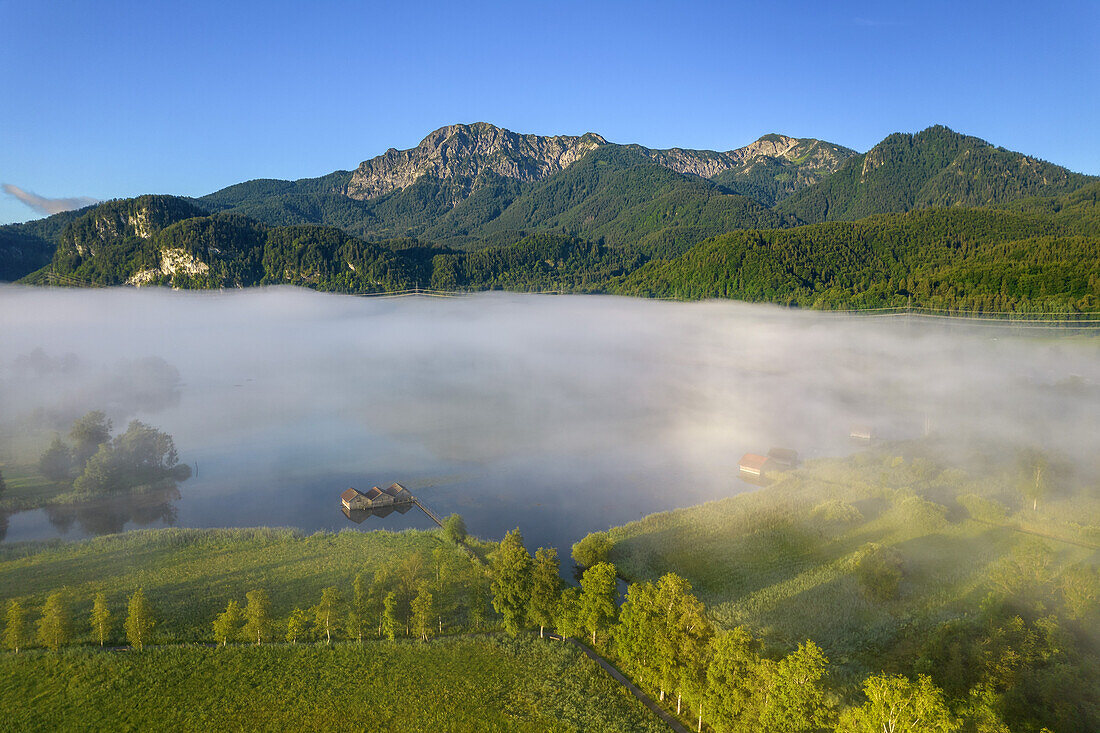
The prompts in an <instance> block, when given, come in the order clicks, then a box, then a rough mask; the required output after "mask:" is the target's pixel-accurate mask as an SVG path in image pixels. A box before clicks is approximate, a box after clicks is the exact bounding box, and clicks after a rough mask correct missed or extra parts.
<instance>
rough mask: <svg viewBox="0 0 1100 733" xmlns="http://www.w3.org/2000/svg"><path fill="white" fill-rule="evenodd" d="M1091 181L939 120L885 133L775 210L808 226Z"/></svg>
mask: <svg viewBox="0 0 1100 733" xmlns="http://www.w3.org/2000/svg"><path fill="white" fill-rule="evenodd" d="M1095 180H1096V178H1095V177H1090V176H1084V175H1081V174H1079V173H1072V172H1070V171H1068V170H1066V169H1065V168H1061V167H1059V166H1056V165H1053V164H1051V163H1047V162H1045V161H1042V160H1038V159H1036V158H1031V157H1028V156H1026V155H1021V154H1020V153H1014V152H1011V151H1008V150H1005V149H1004V148H996V147H993V146H992V145H990V144H989V143H987V142H986V141H984V140H980V139H978V138H976V137H970V136H968V135H960V134H959V133H957V132H953V131H952V130H949V129H948V128H946V127H943V126H939V125H937V126H935V127H929V128H928V129H926V130H923V131H922V132H919V133H917V134H915V135H907V134H903V133H894V134H893V135H890V136H889V137H887V138H886V139H885V140H883V141H882V142H881V143H879V144H878V145H876V146H875V147H873V148H871V149H870V150H869V151H867V152H866V153H864V154H863V155H854V156H852V157H850V158H848V159H847V160H846V161H845V162H844V165H843V166H842V167H841V168H840V170H838V171H837V172H836V173H835V174H834V175H832V176H829V177H828V178H826V179H824V180H822V181H821V182H820V183H817V184H815V185H813V186H810V187H808V188H805V189H803V190H802V191H799V192H797V193H794V194H793V195H791V196H790V197H789V198H788V199H786V200H784V201H783V202H781V203H780V204H779V205H778V207H777V209H778V210H779V211H781V212H784V213H786V214H789V215H791V216H795V217H797V218H798V219H800V220H802V221H804V222H808V223H814V222H822V221H851V220H854V219H860V218H862V217H865V216H870V215H872V214H881V213H886V212H900V211H909V210H911V209H919V208H929V207H946V206H988V205H992V204H1001V203H1006V202H1009V201H1013V200H1015V199H1019V198H1024V197H1027V196H1051V195H1059V194H1064V193H1068V192H1070V191H1072V190H1074V189H1076V188H1080V187H1081V186H1084V185H1086V184H1088V183H1089V182H1091V181H1095Z"/></svg>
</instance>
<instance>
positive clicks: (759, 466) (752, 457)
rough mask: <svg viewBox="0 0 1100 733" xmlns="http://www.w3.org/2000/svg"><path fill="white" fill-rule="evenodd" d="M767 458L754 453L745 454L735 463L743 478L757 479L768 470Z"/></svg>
mask: <svg viewBox="0 0 1100 733" xmlns="http://www.w3.org/2000/svg"><path fill="white" fill-rule="evenodd" d="M768 462H769V459H768V457H767V456H761V455H757V454H756V453H746V454H745V455H743V456H741V460H740V461H738V463H737V468H738V471H739V472H740V473H741V476H742V477H743V478H750V479H759V478H763V477H764V471H765V470H767V468H768Z"/></svg>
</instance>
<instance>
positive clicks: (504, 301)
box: [0, 286, 1100, 558]
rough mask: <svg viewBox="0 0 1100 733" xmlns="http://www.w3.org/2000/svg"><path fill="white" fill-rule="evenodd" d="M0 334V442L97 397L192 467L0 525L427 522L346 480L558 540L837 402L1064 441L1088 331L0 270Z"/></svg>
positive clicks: (810, 432)
mask: <svg viewBox="0 0 1100 733" xmlns="http://www.w3.org/2000/svg"><path fill="white" fill-rule="evenodd" d="M0 342H2V343H3V344H4V353H3V355H2V356H0V359H2V360H3V361H2V362H0V422H2V423H3V424H4V425H6V426H7V427H6V433H5V434H6V435H7V436H8V440H9V442H10V443H11V445H8V446H5V447H4V449H5V450H6V454H4V455H6V456H7V458H10V457H11V456H12V455H15V454H17V453H18V451H19V450H20V449H21V448H22V446H23V442H21V440H25V439H24V438H20V432H21V431H20V429H19V428H13V427H12V426H17V425H20V424H22V425H26V424H28V421H30V422H33V423H34V424H36V425H38V426H39V427H56V428H60V429H62V431H64V427H65V425H67V422H68V421H71V419H72V417H74V416H77V415H79V414H82V413H83V412H84V411H86V410H88V409H106V410H107V411H108V413H109V414H110V415H111V417H112V418H113V420H114V422H115V425H116V428H124V427H125V424H126V422H127V421H128V420H130V419H134V418H137V419H141V420H143V421H146V422H148V423H150V424H152V425H155V426H157V427H158V428H160V429H162V430H164V431H166V432H168V433H170V434H171V435H173V436H174V438H175V442H176V446H177V448H178V450H179V454H180V458H181V461H183V462H186V463H188V464H190V465H192V466H193V467H194V469H195V475H194V476H193V477H192V478H191V479H190V480H188V481H186V482H184V483H182V484H180V486H179V497H178V498H174V497H172V496H168V497H152V498H148V499H146V500H144V501H143V502H142V503H140V505H136V506H130V505H126V506H123V505H118V504H115V505H113V506H108V507H101V508H99V510H96V511H93V510H85V511H82V512H64V511H57V510H51V511H49V512H47V511H44V510H38V511H29V512H21V513H17V514H13V515H11V516H10V517H9V518H8V526H7V531H6V534H5V537H4V541H6V542H18V541H23V540H35V539H45V538H51V537H64V538H69V539H77V538H81V537H85V536H88V535H90V534H94V533H99V532H105V531H120V530H122V529H132V528H135V527H139V526H153V527H156V526H166V525H174V526H182V527H234V526H256V525H270V526H290V527H297V528H300V529H302V530H305V531H307V532H312V531H317V530H340V529H350V530H355V531H364V530H370V529H376V528H383V529H401V528H406V527H418V528H426V527H430V526H433V525H432V524H431V522H430V520H428V519H427V517H425V516H424V515H423V514H422V513H421V512H419V511H415V510H414V511H411V512H408V513H406V514H398V513H394V514H391V515H389V516H387V517H385V518H380V517H370V518H368V519H367V520H366V521H364V522H363V523H361V524H357V523H354V522H351V521H349V520H348V519H347V518H346V517H345V516H344V515H343V513H342V512H341V511H340V506H339V498H338V495H339V493H340V492H341V491H342V490H343V489H345V488H347V487H348V486H355V487H357V488H360V489H363V490H366V489H368V488H370V486H372V485H375V484H377V485H381V486H385V485H387V484H389V483H390V482H393V481H399V482H401V483H402V484H404V485H405V486H407V487H408V488H409V489H410V490H411V491H413V493H415V494H416V495H417V496H418V497H420V498H421V499H422V500H423V501H424V502H425V503H426V504H427V505H428V506H430V507H431V508H432V509H433V510H434V511H435V512H436V513H437V514H439V515H440V516H446V515H447V514H450V513H452V512H457V513H460V514H461V515H462V516H463V517H464V518H465V520H466V523H467V525H468V527H469V529H470V531H471V532H472V533H473V534H476V535H479V536H482V537H486V538H494V539H497V538H499V537H501V536H503V534H504V533H505V532H506V531H507V530H509V529H511V528H513V527H517V526H518V527H520V528H521V529H522V531H523V533H524V537H525V539H526V540H527V544H528V546H529V547H531V548H532V549H533V548H535V547H537V546H556V547H558V549H559V553H560V554H561V555H562V557H563V558H565V557H567V556H568V554H569V547H570V545H571V544H572V543H573V542H575V541H576V540H577V539H579V538H580V537H582V536H584V535H585V534H587V533H588V532H591V531H594V530H600V529H606V528H608V527H609V526H612V525H617V524H622V523H624V522H628V521H630V520H633V519H637V518H639V517H641V516H643V515H645V514H648V513H651V512H655V511H662V510H667V509H672V508H675V507H682V506H690V505H693V504H698V503H700V502H703V501H707V500H710V499H716V498H721V497H725V496H730V495H733V494H736V493H738V492H741V491H744V490H747V489H750V488H752V487H750V486H748V485H746V484H744V483H742V482H741V481H739V480H738V479H737V477H736V470H737V462H738V459H739V458H740V456H741V455H742V454H743V453H745V452H766V451H767V450H768V449H769V448H770V447H773V446H784V447H790V448H794V449H796V450H798V451H799V452H800V454H801V455H802V456H804V457H812V456H816V455H835V454H838V453H842V452H845V451H849V450H851V449H852V446H851V443H850V442H849V438H848V435H849V432H850V428H851V427H852V426H854V425H857V424H858V425H873V426H874V427H875V430H876V431H877V432H878V433H880V434H882V435H885V436H887V437H905V436H911V435H919V434H921V432H922V431H926V430H934V431H939V432H950V433H951V434H957V435H959V436H960V439H961V440H962V439H965V440H979V439H987V438H988V439H996V440H999V441H1009V442H1011V441H1017V440H1024V439H1025V438H1026V437H1027V436H1029V435H1034V434H1036V431H1037V429H1038V430H1040V431H1042V436H1043V439H1044V440H1047V441H1052V442H1057V443H1059V444H1060V445H1061V446H1063V447H1065V448H1069V449H1071V450H1075V446H1076V445H1077V444H1081V443H1082V442H1083V441H1084V438H1083V437H1082V436H1087V435H1090V434H1094V431H1093V429H1094V428H1095V419H1094V418H1093V415H1094V414H1095V410H1096V407H1097V406H1098V405H1100V400H1098V398H1097V389H1096V385H1097V383H1098V382H1100V359H1098V358H1097V354H1098V351H1097V349H1096V344H1095V342H1094V340H1093V339H1089V338H1081V337H1076V338H1070V339H1065V338H1059V337H1057V334H1055V335H1051V334H1049V333H1039V332H1032V333H1028V334H1015V333H1012V332H1006V331H1003V330H1001V329H990V328H983V327H976V326H974V327H959V326H952V327H944V326H941V325H938V324H919V323H918V324H913V323H906V322H904V321H902V320H875V319H866V318H863V319H850V318H837V317H830V316H824V315H821V314H814V313H801V312H795V311H788V310H784V309H779V308H775V307H768V306H752V305H746V304H739V303H697V304H683V303H668V302H654V301H642V300H631V299H623V298H612V297H589V296H523V295H504V294H486V295H479V296H471V297H467V298H455V299H426V298H407V299H379V298H356V297H346V296H333V295H323V294H318V293H314V292H311V291H305V290H297V289H288V288H274V289H264V290H253V291H247V292H233V293H176V292H170V291H161V290H142V291H137V290H97V291H64V290H44V289H43V290H31V289H24V288H16V287H12V286H6V287H0ZM36 349H40V351H37V352H36ZM20 357H21V358H20ZM22 432H26V431H22ZM46 435H48V433H47V434H46ZM1081 450H1085V449H1084V448H1083V447H1082V448H1081Z"/></svg>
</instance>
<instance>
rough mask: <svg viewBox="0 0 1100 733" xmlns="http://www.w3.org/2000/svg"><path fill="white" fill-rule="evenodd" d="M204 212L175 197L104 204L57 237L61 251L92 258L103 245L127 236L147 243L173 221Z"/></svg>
mask: <svg viewBox="0 0 1100 733" xmlns="http://www.w3.org/2000/svg"><path fill="white" fill-rule="evenodd" d="M205 215H206V212H205V211H203V210H202V209H200V208H198V207H197V206H194V205H193V204H190V203H188V202H187V201H185V200H184V199H180V198H177V197H175V196H152V195H149V196H139V197H137V198H134V199H122V200H118V201H108V202H107V203H104V204H100V205H99V206H97V207H95V208H94V209H92V210H91V211H89V212H88V213H87V214H85V215H84V216H82V217H80V218H79V219H77V220H75V221H74V222H72V224H71V225H70V226H68V227H67V228H66V229H65V231H64V232H63V233H62V235H61V250H62V251H65V250H70V251H72V252H74V253H75V254H76V255H78V256H80V257H85V256H94V255H95V254H96V253H97V252H98V251H99V249H100V248H101V247H102V246H103V245H105V244H110V243H114V242H118V241H121V240H123V239H125V238H127V237H137V238H139V239H145V240H148V239H149V238H150V237H152V236H153V234H155V233H156V232H158V231H160V230H161V229H163V228H164V227H166V226H168V225H169V224H172V223H174V222H177V221H181V220H183V219H188V218H191V217H195V216H205Z"/></svg>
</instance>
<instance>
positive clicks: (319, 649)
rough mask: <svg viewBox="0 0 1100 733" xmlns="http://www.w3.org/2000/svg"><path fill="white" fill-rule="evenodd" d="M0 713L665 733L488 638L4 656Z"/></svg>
mask: <svg viewBox="0 0 1100 733" xmlns="http://www.w3.org/2000/svg"><path fill="white" fill-rule="evenodd" d="M0 706H2V707H3V709H4V710H5V711H6V712H5V721H4V726H5V727H8V729H10V730H21V731H39V730H41V731H54V730H72V729H83V730H204V731H206V730H244V729H247V730H272V731H275V730H278V731H282V730H349V731H350V730H356V731H362V730H368V731H382V730H387V731H388V730H401V731H472V730H478V731H597V730H631V731H655V732H656V731H661V730H666V729H667V728H665V727H664V726H663V724H661V723H660V721H658V719H657V718H656V716H654V715H653V714H652V713H651V712H650V711H649V710H647V709H646V708H644V707H643V706H642V705H641V703H639V702H637V701H636V700H635V699H634V698H632V697H630V696H629V695H628V694H627V693H626V692H625V691H624V690H623V689H622V688H621V687H620V686H619V685H618V683H616V682H615V681H614V680H612V679H611V678H610V677H609V676H608V675H607V674H606V673H604V672H603V671H602V670H600V669H599V668H598V667H597V666H596V663H595V662H593V661H592V660H590V659H588V658H587V657H585V656H584V655H583V654H581V653H580V652H579V651H577V650H576V649H575V648H574V647H572V645H569V644H561V643H555V642H550V641H540V640H538V639H534V638H527V637H520V638H517V639H507V638H503V637H499V636H495V635H485V636H478V637H467V638H453V639H441V640H436V641H432V642H429V643H427V644H421V643H418V642H398V643H388V642H368V643H366V644H364V645H362V646H360V645H358V644H352V643H343V644H336V645H334V646H331V647H326V646H324V645H312V644H311V645H297V646H286V645H282V646H262V647H250V646H240V647H228V648H225V649H220V648H213V649H212V648H207V647H194V646H191V647H162V648H151V649H146V650H145V651H143V652H141V653H134V652H99V651H91V650H87V649H84V650H67V651H64V652H62V653H60V654H49V653H45V652H30V653H22V654H20V655H12V654H0ZM9 726H10V727H9Z"/></svg>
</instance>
